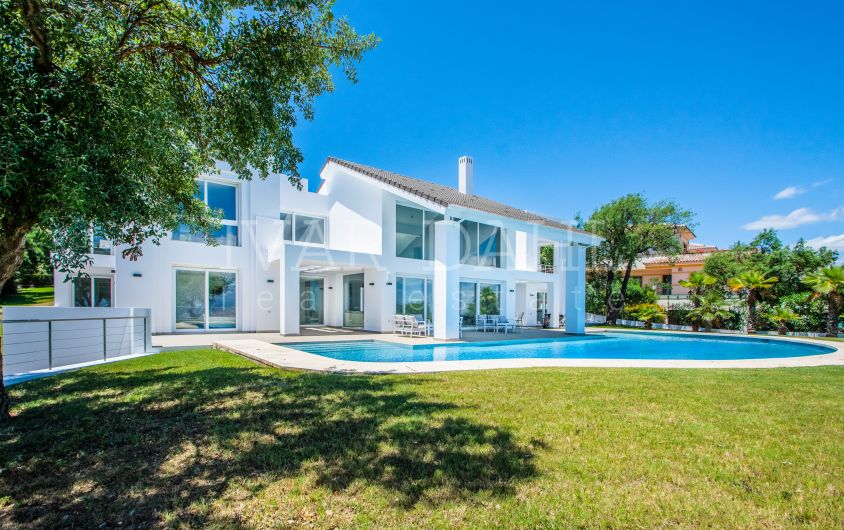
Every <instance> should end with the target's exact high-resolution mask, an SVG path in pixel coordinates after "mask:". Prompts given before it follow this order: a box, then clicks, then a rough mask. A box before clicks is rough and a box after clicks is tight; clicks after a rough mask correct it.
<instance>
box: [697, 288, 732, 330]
mask: <svg viewBox="0 0 844 530" xmlns="http://www.w3.org/2000/svg"><path fill="white" fill-rule="evenodd" d="M732 316H733V314H732V312H730V308H729V306H728V305H727V304H726V303H725V301H724V297H723V296H722V295H721V293H720V292H717V291H710V292H708V293H706V294H705V295H694V308H693V309H692V310H691V311H689V320H690V321H691V322H692V323H694V324H698V325H700V324H703V325H704V326H705V327H706V328H713V327H721V324H722V323H723V322H726V321H729V320H730V319H731V318H732Z"/></svg>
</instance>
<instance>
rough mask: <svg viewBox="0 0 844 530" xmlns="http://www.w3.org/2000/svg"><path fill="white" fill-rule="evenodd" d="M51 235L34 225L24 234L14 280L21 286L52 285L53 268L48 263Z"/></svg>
mask: <svg viewBox="0 0 844 530" xmlns="http://www.w3.org/2000/svg"><path fill="white" fill-rule="evenodd" d="M51 242H52V236H51V235H50V233H49V232H48V231H46V230H44V229H42V228H39V227H35V228H34V229H33V230H32V231H31V232H30V233H29V234H27V236H26V244H25V247H24V253H23V261H22V262H21V265H20V268H19V269H18V272H17V275H16V278H15V280H16V282H17V283H18V285H20V286H22V287H24V286H25V287H35V286H46V285H52V283H53V268H52V266H51V264H50V244H51Z"/></svg>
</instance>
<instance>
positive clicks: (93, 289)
mask: <svg viewBox="0 0 844 530" xmlns="http://www.w3.org/2000/svg"><path fill="white" fill-rule="evenodd" d="M111 293H112V291H111V278H98V277H88V278H74V280H73V305H74V307H111V306H112V294H111ZM92 302H93V304H92Z"/></svg>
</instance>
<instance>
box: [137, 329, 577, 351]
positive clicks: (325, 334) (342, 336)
mask: <svg viewBox="0 0 844 530" xmlns="http://www.w3.org/2000/svg"><path fill="white" fill-rule="evenodd" d="M564 335H565V332H564V331H563V330H561V329H539V328H530V327H526V328H523V329H522V330H520V331H517V332H516V333H513V332H509V333H503V332H497V333H496V332H494V331H487V332H483V331H464V332H463V337H462V338H461V339H460V341H458V342H487V341H498V340H519V339H541V338H557V337H560V336H564ZM228 340H260V341H264V342H269V343H285V342H288V343H289V342H312V341H344V340H385V341H395V342H401V343H404V344H440V343H441V342H442V341H438V340H436V339H434V338H433V337H404V336H398V335H394V334H393V333H373V332H371V331H363V330H355V329H348V328H334V327H329V326H303V327H302V329H301V331H300V333H299V335H286V336H285V335H282V334H280V333H243V332H238V333H172V334H166V335H153V337H152V345H153V346H154V347H158V348H161V349H163V350H165V351H166V350H175V349H185V348H199V347H208V346H211V345H212V344H214V343H215V342H220V341H228Z"/></svg>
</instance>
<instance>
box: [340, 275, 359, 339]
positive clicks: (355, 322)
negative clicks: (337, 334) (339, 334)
mask: <svg viewBox="0 0 844 530" xmlns="http://www.w3.org/2000/svg"><path fill="white" fill-rule="evenodd" d="M343 327H347V328H362V327H363V273H362V272H361V273H359V274H348V275H346V276H344V277H343Z"/></svg>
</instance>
